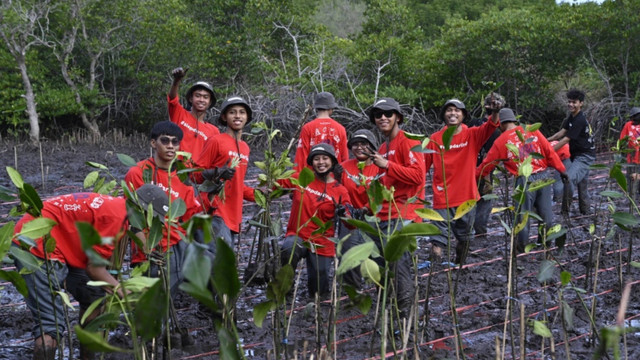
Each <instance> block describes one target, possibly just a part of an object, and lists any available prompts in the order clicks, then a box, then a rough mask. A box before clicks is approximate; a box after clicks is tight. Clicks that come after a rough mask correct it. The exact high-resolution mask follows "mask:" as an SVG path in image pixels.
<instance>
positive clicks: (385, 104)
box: [367, 98, 404, 124]
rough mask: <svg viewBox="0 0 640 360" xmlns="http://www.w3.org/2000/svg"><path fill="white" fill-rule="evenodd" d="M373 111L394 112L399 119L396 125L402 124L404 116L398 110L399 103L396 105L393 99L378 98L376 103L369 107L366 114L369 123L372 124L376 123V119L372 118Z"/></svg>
mask: <svg viewBox="0 0 640 360" xmlns="http://www.w3.org/2000/svg"><path fill="white" fill-rule="evenodd" d="M375 109H380V110H394V111H395V112H396V113H397V114H398V117H399V118H400V119H399V121H398V123H400V124H401V123H402V121H403V120H404V115H403V114H402V110H401V109H400V103H398V102H397V101H396V100H395V99H392V98H380V99H378V100H376V102H374V103H373V105H371V107H370V108H369V109H367V113H368V114H369V121H371V122H372V123H374V124H375V123H376V119H374V118H373V113H374V111H375Z"/></svg>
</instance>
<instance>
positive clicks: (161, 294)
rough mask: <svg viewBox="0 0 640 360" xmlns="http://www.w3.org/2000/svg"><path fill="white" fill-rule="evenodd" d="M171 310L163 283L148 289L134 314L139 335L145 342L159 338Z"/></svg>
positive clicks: (160, 282)
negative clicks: (168, 311)
mask: <svg viewBox="0 0 640 360" xmlns="http://www.w3.org/2000/svg"><path fill="white" fill-rule="evenodd" d="M168 309H169V301H168V298H167V292H166V291H165V288H164V284H163V283H162V281H158V282H156V283H155V284H154V285H153V286H152V287H150V288H148V289H147V290H146V291H145V292H144V293H142V296H141V297H140V299H139V300H138V304H137V305H136V308H135V310H134V311H133V313H134V319H135V321H134V324H135V326H136V329H138V335H140V336H142V338H143V339H144V340H151V339H153V338H154V337H156V336H159V335H160V333H161V332H162V326H163V325H164V321H165V319H166V316H167V310H168Z"/></svg>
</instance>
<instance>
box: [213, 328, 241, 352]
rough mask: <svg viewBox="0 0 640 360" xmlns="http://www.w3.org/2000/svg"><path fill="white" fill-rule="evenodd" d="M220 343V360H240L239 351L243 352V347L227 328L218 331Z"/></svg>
mask: <svg viewBox="0 0 640 360" xmlns="http://www.w3.org/2000/svg"><path fill="white" fill-rule="evenodd" d="M218 342H219V343H220V360H240V354H238V350H242V345H241V344H239V343H238V342H237V341H236V339H235V338H234V336H233V335H232V334H231V332H229V330H227V328H226V327H220V329H219V330H218ZM238 348H240V349H238Z"/></svg>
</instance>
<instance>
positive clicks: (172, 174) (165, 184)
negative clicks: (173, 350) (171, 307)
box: [124, 121, 203, 294]
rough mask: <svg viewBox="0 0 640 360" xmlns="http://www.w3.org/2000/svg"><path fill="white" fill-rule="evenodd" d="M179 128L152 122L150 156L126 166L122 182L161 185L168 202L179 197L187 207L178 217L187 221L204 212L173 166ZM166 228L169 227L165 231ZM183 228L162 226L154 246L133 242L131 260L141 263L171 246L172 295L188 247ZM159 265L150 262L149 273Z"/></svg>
mask: <svg viewBox="0 0 640 360" xmlns="http://www.w3.org/2000/svg"><path fill="white" fill-rule="evenodd" d="M182 139H183V137H182V130H180V127H179V126H178V125H176V124H174V123H172V122H171V121H160V122H157V123H155V124H154V125H153V127H152V128H151V134H150V145H151V148H152V149H153V150H154V151H153V156H152V157H150V158H148V159H145V160H142V161H140V162H138V163H137V164H136V166H133V167H131V168H130V169H129V171H128V172H127V174H126V175H125V178H124V180H125V182H126V184H127V185H128V186H129V188H130V189H131V190H134V191H135V190H137V189H139V188H141V187H142V186H144V185H145V184H154V185H157V186H158V187H160V188H161V189H162V190H164V192H165V193H166V194H167V196H170V197H171V201H172V202H175V201H176V200H178V199H180V201H183V202H184V204H185V207H186V211H185V213H184V214H183V215H182V216H181V217H180V219H178V220H179V222H180V223H184V222H187V221H188V220H189V219H190V218H191V217H192V216H193V215H195V214H197V213H200V212H202V211H203V209H202V205H201V204H200V202H199V201H198V200H197V199H196V197H195V194H194V190H193V187H192V186H189V185H185V184H184V183H183V182H182V181H181V180H180V177H178V173H177V169H176V168H175V166H174V167H171V166H172V162H173V161H174V159H175V158H176V152H177V151H179V150H180V143H181V141H182ZM167 229H169V230H167ZM185 234H186V231H185V230H184V229H183V228H182V227H181V226H179V225H178V224H171V226H170V227H168V228H167V227H165V228H164V229H163V234H162V240H160V243H159V244H158V246H157V248H156V249H139V248H138V247H137V246H136V245H135V244H132V250H131V263H132V264H134V265H136V264H141V263H143V262H144V261H146V260H147V258H148V254H150V253H151V252H153V251H156V252H159V253H160V254H165V253H166V252H167V251H169V249H171V256H170V263H169V269H170V273H169V288H170V289H171V293H172V294H175V293H176V291H177V289H178V285H179V284H180V283H181V282H182V274H181V272H180V270H181V269H182V260H183V257H184V252H185V250H186V247H187V243H186V242H185V241H181V240H182V239H183V238H184V236H185ZM158 271H159V269H158V267H157V265H156V263H155V262H152V263H151V266H150V267H149V273H150V275H151V276H155V277H157V276H158Z"/></svg>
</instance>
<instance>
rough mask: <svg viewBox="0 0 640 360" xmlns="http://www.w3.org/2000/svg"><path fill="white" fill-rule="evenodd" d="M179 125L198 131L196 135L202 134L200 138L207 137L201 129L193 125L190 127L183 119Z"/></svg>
mask: <svg viewBox="0 0 640 360" xmlns="http://www.w3.org/2000/svg"><path fill="white" fill-rule="evenodd" d="M180 125H182V126H184V127H185V128H187V129H189V130H191V132H194V133H198V135H200V136H202V138H204V139H205V140H207V139H208V137H207V135H205V134H204V133H203V132H202V131H200V130H196V129H194V128H193V127H191V125H189V124H187V123H186V122H185V121H184V120H182V121H181V122H180Z"/></svg>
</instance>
